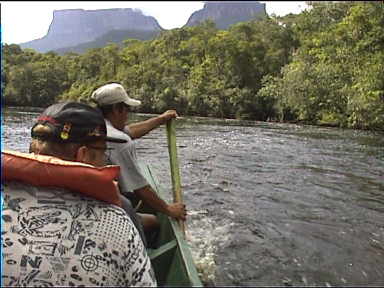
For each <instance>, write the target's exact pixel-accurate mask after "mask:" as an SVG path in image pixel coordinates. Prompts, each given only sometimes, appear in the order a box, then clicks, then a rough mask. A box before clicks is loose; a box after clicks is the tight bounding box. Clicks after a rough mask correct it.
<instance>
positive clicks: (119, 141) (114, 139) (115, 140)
mask: <svg viewBox="0 0 384 288" xmlns="http://www.w3.org/2000/svg"><path fill="white" fill-rule="evenodd" d="M105 141H107V142H114V143H127V140H125V139H120V138H113V137H105Z"/></svg>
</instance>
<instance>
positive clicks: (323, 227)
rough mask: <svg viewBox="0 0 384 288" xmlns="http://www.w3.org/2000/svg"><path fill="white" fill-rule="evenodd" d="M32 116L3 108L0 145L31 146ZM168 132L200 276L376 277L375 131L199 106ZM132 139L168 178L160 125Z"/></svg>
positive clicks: (382, 143) (229, 282)
mask: <svg viewBox="0 0 384 288" xmlns="http://www.w3.org/2000/svg"><path fill="white" fill-rule="evenodd" d="M37 115H38V113H37V112H31V110H29V109H6V110H3V113H2V116H3V125H2V148H7V149H13V150H18V151H24V152H27V151H28V144H29V138H30V128H31V126H32V124H33V121H34V120H35V119H36V117H37ZM149 116H150V115H132V116H131V117H132V118H131V119H132V120H139V119H146V118H147V117H149ZM176 133H177V145H178V158H179V162H180V173H181V181H182V190H183V192H184V201H185V203H186V205H187V208H188V210H189V213H190V214H189V216H188V220H187V224H186V228H187V239H188V240H189V243H190V245H191V248H192V252H193V255H194V258H195V262H196V263H197V266H198V270H199V271H200V273H201V277H202V280H203V282H204V283H205V284H206V285H209V286H304V285H306V286H368V285H376V286H384V135H383V134H380V133H373V132H367V131H355V130H343V129H337V128H324V127H314V126H305V125H300V126H299V125H293V124H277V123H265V122H251V121H249V122H248V121H246V122H245V121H236V120H218V119H209V118H197V117H186V118H182V119H178V121H177V128H176ZM137 149H138V154H139V158H140V159H142V161H144V162H146V163H148V164H151V166H152V167H153V169H154V171H155V174H157V176H158V178H159V179H160V182H161V184H162V185H163V186H165V187H166V188H168V189H170V187H171V180H170V172H169V170H170V169H169V160H168V150H167V142H166V132H165V128H164V127H160V128H158V129H156V130H154V131H152V132H151V133H150V134H147V135H146V136H144V137H143V138H141V139H140V140H137ZM169 197H171V196H169Z"/></svg>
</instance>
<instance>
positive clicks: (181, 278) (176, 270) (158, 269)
mask: <svg viewBox="0 0 384 288" xmlns="http://www.w3.org/2000/svg"><path fill="white" fill-rule="evenodd" d="M141 169H142V171H143V174H144V175H145V177H146V179H147V181H148V183H149V184H150V185H151V186H152V188H153V189H154V190H155V191H156V193H157V194H158V195H159V197H160V198H162V199H164V195H165V194H164V193H165V191H164V189H163V188H162V187H161V186H160V185H159V181H157V179H156V177H155V175H154V174H153V173H152V171H151V169H150V167H149V166H144V165H142V166H141ZM157 217H158V220H159V222H160V233H159V236H158V238H157V240H156V245H155V247H157V248H156V249H148V254H149V257H150V258H151V262H152V265H153V269H154V271H155V274H156V279H157V282H158V285H159V286H189V287H191V286H196V287H202V286H203V284H202V282H201V280H200V278H199V276H198V272H197V270H196V266H195V263H194V261H193V258H192V254H191V251H190V247H189V244H188V243H187V242H186V240H185V239H184V235H183V232H182V231H181V229H180V227H179V224H178V223H177V222H176V221H175V220H173V219H171V218H170V217H168V216H166V215H164V214H161V213H158V214H157Z"/></svg>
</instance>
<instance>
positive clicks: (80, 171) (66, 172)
mask: <svg viewBox="0 0 384 288" xmlns="http://www.w3.org/2000/svg"><path fill="white" fill-rule="evenodd" d="M1 158H2V159H1V168H2V173H1V175H2V176H1V178H2V180H5V181H12V180H13V181H21V182H25V183H28V184H31V185H34V186H52V187H61V188H66V189H69V190H71V191H74V192H78V193H81V194H84V195H86V196H89V197H92V198H95V199H98V200H102V201H105V202H108V203H111V204H115V205H118V206H120V207H121V200H120V197H119V195H120V192H119V188H118V185H117V182H116V181H115V179H117V176H118V174H119V172H120V167H119V166H116V165H109V166H105V167H100V168H99V167H95V166H92V165H89V164H85V163H80V162H72V161H66V160H61V159H59V158H56V157H53V156H47V155H37V154H34V153H22V152H17V151H10V150H4V151H2V152H1Z"/></svg>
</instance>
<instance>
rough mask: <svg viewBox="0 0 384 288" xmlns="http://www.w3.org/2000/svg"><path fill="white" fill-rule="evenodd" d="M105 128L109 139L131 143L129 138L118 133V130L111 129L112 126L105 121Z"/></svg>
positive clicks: (122, 133) (124, 134) (120, 132)
mask: <svg viewBox="0 0 384 288" xmlns="http://www.w3.org/2000/svg"><path fill="white" fill-rule="evenodd" d="M105 123H106V126H107V134H108V136H109V137H116V138H121V139H124V140H127V141H131V140H132V139H131V137H130V136H129V135H127V134H126V133H124V132H123V131H120V130H119V129H116V128H115V127H113V125H112V124H111V123H110V122H109V121H105Z"/></svg>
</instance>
